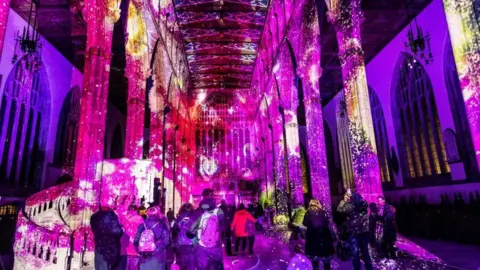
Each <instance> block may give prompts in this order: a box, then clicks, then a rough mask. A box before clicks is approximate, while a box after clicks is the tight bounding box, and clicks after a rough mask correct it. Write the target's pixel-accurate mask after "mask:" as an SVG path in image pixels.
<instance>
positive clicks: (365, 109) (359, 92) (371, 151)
mask: <svg viewBox="0 0 480 270" xmlns="http://www.w3.org/2000/svg"><path fill="white" fill-rule="evenodd" d="M326 2H327V6H328V8H329V11H328V18H329V20H330V22H332V23H333V25H334V27H335V30H336V33H337V41H338V47H339V58H340V63H341V65H342V76H343V85H344V89H345V91H344V94H345V102H346V105H347V106H346V107H347V117H348V121H349V125H348V127H349V128H348V129H349V135H350V146H351V151H352V163H353V172H354V179H355V186H356V190H357V191H358V192H359V193H360V194H362V196H364V197H365V199H367V200H368V201H373V200H376V198H377V196H379V195H381V194H383V191H382V181H381V179H380V167H379V163H378V157H377V149H376V146H375V134H374V130H373V122H372V114H371V111H370V100H369V97H368V86H367V79H366V74H365V63H364V59H363V50H362V45H361V44H362V42H361V36H360V24H361V21H362V19H363V13H362V11H361V5H360V3H361V1H360V0H350V1H340V0H326Z"/></svg>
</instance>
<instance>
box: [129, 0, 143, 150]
mask: <svg viewBox="0 0 480 270" xmlns="http://www.w3.org/2000/svg"><path fill="white" fill-rule="evenodd" d="M128 13H129V14H128V20H127V31H128V40H127V46H126V47H127V49H126V52H127V68H126V77H127V78H128V100H127V130H126V140H125V141H126V143H125V156H126V157H128V158H132V159H141V158H142V157H143V143H144V142H143V133H144V128H143V126H144V122H145V88H146V83H145V82H146V78H147V74H146V73H147V72H146V67H147V66H148V61H147V59H148V51H147V43H148V41H147V30H146V28H147V27H146V25H145V22H144V21H143V19H142V18H141V17H140V16H141V14H139V11H138V10H137V9H136V8H135V6H134V4H133V3H131V4H130V6H129V11H128Z"/></svg>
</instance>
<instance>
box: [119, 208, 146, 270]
mask: <svg viewBox="0 0 480 270" xmlns="http://www.w3.org/2000/svg"><path fill="white" fill-rule="evenodd" d="M143 222H144V220H143V217H142V216H140V215H139V214H138V212H137V207H136V206H135V205H131V206H129V208H128V211H127V213H125V215H124V218H123V220H122V224H123V228H124V230H125V233H124V234H123V236H122V240H121V241H122V250H121V255H122V263H121V269H122V270H123V269H125V270H136V269H138V262H139V256H138V253H137V250H136V248H135V246H134V245H133V240H134V238H135V235H136V234H137V230H138V226H140V225H141V224H143ZM119 270H120V269H119Z"/></svg>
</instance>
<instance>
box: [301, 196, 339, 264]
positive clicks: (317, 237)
mask: <svg viewBox="0 0 480 270" xmlns="http://www.w3.org/2000/svg"><path fill="white" fill-rule="evenodd" d="M303 226H305V227H306V228H307V231H306V237H305V255H306V256H307V257H308V258H309V259H310V260H311V261H312V265H313V269H314V270H318V269H319V263H320V261H321V262H323V269H325V270H330V261H331V260H332V256H333V254H334V253H335V248H334V246H333V241H334V238H333V234H332V230H331V229H330V219H329V217H328V215H327V212H325V211H324V210H323V208H322V205H321V204H320V202H319V201H318V200H316V199H313V200H311V201H310V204H309V206H308V210H307V213H306V214H305V217H304V219H303Z"/></svg>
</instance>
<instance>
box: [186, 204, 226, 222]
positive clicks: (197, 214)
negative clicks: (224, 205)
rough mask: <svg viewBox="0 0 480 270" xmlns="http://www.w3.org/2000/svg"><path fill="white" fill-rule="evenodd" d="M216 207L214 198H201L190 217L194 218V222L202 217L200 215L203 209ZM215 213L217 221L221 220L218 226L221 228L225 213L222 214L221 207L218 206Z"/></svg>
mask: <svg viewBox="0 0 480 270" xmlns="http://www.w3.org/2000/svg"><path fill="white" fill-rule="evenodd" d="M216 207H217V206H216V204H215V199H212V198H207V199H203V200H202V201H200V203H199V204H198V208H197V209H195V211H194V212H193V215H192V219H193V220H194V222H195V221H199V219H200V218H201V217H202V215H203V213H205V211H207V210H214V209H215V208H216ZM217 215H218V220H219V222H221V226H220V228H223V227H224V220H225V215H224V213H223V211H222V209H221V208H219V209H218V210H217Z"/></svg>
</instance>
